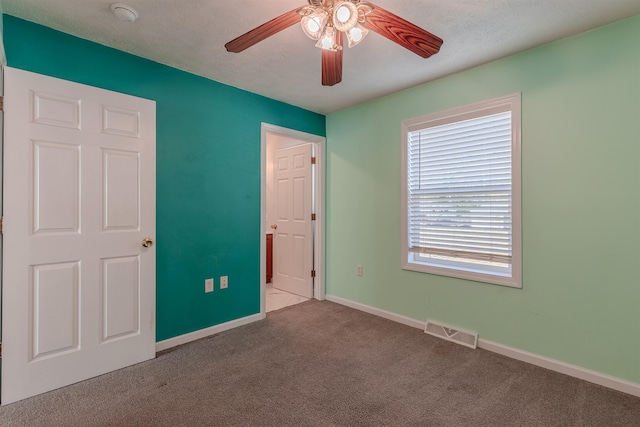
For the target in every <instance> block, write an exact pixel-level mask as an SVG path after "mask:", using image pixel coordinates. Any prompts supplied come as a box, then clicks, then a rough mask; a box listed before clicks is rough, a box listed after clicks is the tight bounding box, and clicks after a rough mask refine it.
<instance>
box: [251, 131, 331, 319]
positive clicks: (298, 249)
mask: <svg viewBox="0 0 640 427" xmlns="http://www.w3.org/2000/svg"><path fill="white" fill-rule="evenodd" d="M325 144H326V140H325V138H324V137H321V136H317V135H312V134H308V133H304V132H299V131H295V130H291V129H286V128H282V127H279V126H274V125H270V124H266V123H263V124H262V136H261V152H262V156H261V165H262V168H261V179H262V189H261V226H260V235H261V236H260V243H261V244H260V259H261V262H260V263H261V268H260V276H261V289H260V313H261V315H262V317H265V316H266V312H267V294H269V298H278V299H279V301H278V302H275V303H274V301H273V300H270V304H269V308H271V309H273V308H274V307H276V308H281V307H283V306H286V305H290V303H298V302H302V301H306V300H307V299H309V298H314V299H318V300H324V297H325V284H324V201H325V194H324V164H325V163H324V161H325V157H324V156H325ZM312 158H313V161H312ZM306 168H309V171H310V172H306V171H305V169H306ZM287 206H288V208H287ZM312 214H313V215H312ZM267 241H269V244H270V245H272V249H273V253H272V255H273V256H272V257H271V258H272V262H273V269H271V268H268V267H271V266H270V265H268V264H267V258H268V256H267V252H268V250H267ZM270 255H271V254H270ZM267 270H272V271H270V272H271V273H272V274H271V276H272V278H273V282H274V283H267V282H268V279H267ZM273 285H275V286H273ZM278 288H279V289H278ZM285 292H286V293H285ZM275 294H279V296H274V295H275ZM286 300H288V301H289V302H290V303H286ZM283 304H284V305H283Z"/></svg>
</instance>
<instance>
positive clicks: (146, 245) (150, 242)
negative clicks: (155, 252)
mask: <svg viewBox="0 0 640 427" xmlns="http://www.w3.org/2000/svg"><path fill="white" fill-rule="evenodd" d="M151 246H153V240H151V239H150V238H148V237H147V238H145V239H143V240H142V247H144V248H150V247H151Z"/></svg>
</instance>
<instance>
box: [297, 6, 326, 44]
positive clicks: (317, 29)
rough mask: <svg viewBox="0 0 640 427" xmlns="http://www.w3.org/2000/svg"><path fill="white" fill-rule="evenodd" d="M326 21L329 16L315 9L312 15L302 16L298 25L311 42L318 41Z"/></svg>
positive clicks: (321, 10)
mask: <svg viewBox="0 0 640 427" xmlns="http://www.w3.org/2000/svg"><path fill="white" fill-rule="evenodd" d="M328 20H329V14H328V13H327V12H325V11H324V10H323V9H316V11H315V12H313V13H312V14H310V15H305V16H303V17H302V19H301V20H300V25H301V26H302V31H304V33H305V34H306V35H307V37H309V38H310V39H311V40H318V39H319V38H320V35H321V34H322V30H324V28H325V26H326V25H327V21H328Z"/></svg>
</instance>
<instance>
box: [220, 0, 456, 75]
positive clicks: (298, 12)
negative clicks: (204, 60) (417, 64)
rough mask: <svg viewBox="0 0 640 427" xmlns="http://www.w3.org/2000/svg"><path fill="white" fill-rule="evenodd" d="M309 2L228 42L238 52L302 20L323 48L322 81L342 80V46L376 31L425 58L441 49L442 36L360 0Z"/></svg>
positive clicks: (358, 41) (320, 0) (317, 45)
mask: <svg viewBox="0 0 640 427" xmlns="http://www.w3.org/2000/svg"><path fill="white" fill-rule="evenodd" d="M307 1H308V3H309V5H308V6H302V7H299V8H296V9H294V10H292V11H289V12H287V13H284V14H282V15H280V16H278V17H277V18H274V19H272V20H271V21H269V22H265V23H264V24H262V25H260V26H259V27H256V28H254V29H253V30H251V31H249V32H247V33H245V34H243V35H241V36H240V37H238V38H236V39H233V40H231V41H230V42H229V43H227V44H225V47H226V48H227V51H229V52H235V53H239V52H242V51H243V50H245V49H247V48H249V47H251V46H253V45H254V44H256V43H258V42H261V41H262V40H264V39H266V38H268V37H271V36H272V35H274V34H276V33H278V32H280V31H282V30H284V29H286V28H289V27H290V26H292V25H294V24H296V23H298V22H300V24H301V25H302V29H303V31H304V33H305V34H306V35H307V36H308V37H309V38H311V39H313V40H317V43H316V47H319V48H321V49H322V84H323V85H324V86H333V85H335V84H337V83H340V82H341V81H342V47H343V44H344V39H345V38H346V39H347V41H348V46H349V47H353V46H355V45H357V44H358V43H360V42H361V41H362V39H364V37H365V36H366V35H367V34H368V32H369V30H371V31H374V32H376V33H378V34H380V35H382V36H384V37H386V38H388V39H389V40H391V41H393V42H395V43H397V44H399V45H400V46H402V47H404V48H406V49H409V50H410V51H411V52H413V53H415V54H416V55H419V56H421V57H423V58H428V57H430V56H431V55H434V54H436V53H438V51H439V50H440V46H442V43H443V41H442V39H441V38H440V37H438V36H436V35H433V34H431V33H430V32H428V31H426V30H423V29H422V28H420V27H418V26H416V25H414V24H412V23H411V22H409V21H406V20H404V19H402V18H400V17H399V16H397V15H394V14H393V13H391V12H389V11H388V10H385V9H383V8H381V7H380V6H375V5H373V4H372V3H369V2H366V1H361V0H307Z"/></svg>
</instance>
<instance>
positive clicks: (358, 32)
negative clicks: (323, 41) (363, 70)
mask: <svg viewBox="0 0 640 427" xmlns="http://www.w3.org/2000/svg"><path fill="white" fill-rule="evenodd" d="M367 34H369V30H367V29H366V28H365V27H363V26H362V25H360V24H356V26H355V27H353V28H352V29H350V30H349V31H347V41H348V42H349V47H354V46H355V45H357V44H358V43H360V42H361V41H362V40H364V38H365V37H366V36H367Z"/></svg>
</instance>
